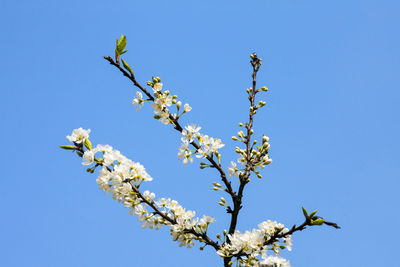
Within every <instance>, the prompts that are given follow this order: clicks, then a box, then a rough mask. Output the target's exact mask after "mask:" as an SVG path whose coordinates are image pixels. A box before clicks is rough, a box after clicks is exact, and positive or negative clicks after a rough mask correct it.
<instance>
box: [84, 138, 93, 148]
mask: <svg viewBox="0 0 400 267" xmlns="http://www.w3.org/2000/svg"><path fill="white" fill-rule="evenodd" d="M85 147H86V148H87V149H89V150H91V149H92V143H91V142H90V140H89V139H88V138H86V139H85Z"/></svg>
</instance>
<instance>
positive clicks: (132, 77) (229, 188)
mask: <svg viewBox="0 0 400 267" xmlns="http://www.w3.org/2000/svg"><path fill="white" fill-rule="evenodd" d="M104 59H105V60H107V61H108V62H109V63H110V64H111V65H113V66H114V67H116V68H117V69H118V70H119V71H120V72H122V74H123V75H124V76H125V77H127V78H128V79H129V80H131V81H132V82H133V84H134V86H136V87H137V88H139V89H140V90H141V91H142V92H143V93H144V94H145V95H146V96H147V97H148V98H149V99H150V100H151V101H153V102H154V97H153V96H152V95H151V94H150V93H149V92H148V91H147V90H146V89H145V88H144V87H143V86H141V85H140V84H139V83H138V82H137V80H136V78H135V75H134V73H133V72H131V73H128V72H127V71H126V70H124V69H123V68H122V67H121V66H120V65H119V64H117V63H116V62H115V61H114V60H113V59H112V58H111V57H109V56H106V57H104ZM170 120H171V121H172V122H173V124H174V125H175V127H174V128H175V129H176V130H177V131H179V132H182V131H183V128H182V126H181V125H180V124H179V122H178V120H177V119H176V118H174V117H173V116H172V115H171V114H170ZM190 144H191V145H192V146H193V147H194V148H195V149H196V150H198V149H199V148H200V147H199V145H198V144H197V143H196V142H194V141H193V142H191V143H190ZM206 158H207V160H208V161H209V162H210V163H211V166H212V167H214V168H215V169H217V170H218V172H219V174H220V177H221V180H222V182H223V183H224V184H225V186H226V189H227V192H228V194H229V195H230V196H231V197H232V200H233V199H234V198H235V197H236V194H235V192H234V191H233V189H232V186H231V182H230V181H228V179H227V177H226V174H225V172H224V170H223V169H222V167H221V165H220V164H217V163H216V162H215V160H214V159H213V158H211V157H210V156H207V157H206Z"/></svg>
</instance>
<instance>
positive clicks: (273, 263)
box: [259, 256, 290, 267]
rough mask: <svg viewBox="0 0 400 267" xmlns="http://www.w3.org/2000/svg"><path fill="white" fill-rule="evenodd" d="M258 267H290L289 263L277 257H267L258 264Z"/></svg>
mask: <svg viewBox="0 0 400 267" xmlns="http://www.w3.org/2000/svg"><path fill="white" fill-rule="evenodd" d="M259 266H260V267H290V263H289V261H287V260H286V259H284V258H281V257H278V256H268V257H266V258H264V260H263V261H261V262H260V265H259Z"/></svg>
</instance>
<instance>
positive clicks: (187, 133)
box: [178, 124, 225, 164]
mask: <svg viewBox="0 0 400 267" xmlns="http://www.w3.org/2000/svg"><path fill="white" fill-rule="evenodd" d="M200 130H201V127H200V126H197V125H194V124H192V125H188V126H186V127H185V128H184V129H183V130H182V137H181V141H182V144H181V146H180V148H179V150H178V159H182V160H183V164H187V163H188V162H191V163H192V162H193V158H192V156H193V155H194V154H195V155H196V157H197V158H206V157H212V156H213V155H216V156H217V157H218V160H219V158H220V154H219V153H218V149H220V148H222V147H224V146H225V145H224V144H223V143H222V141H221V139H218V138H213V137H209V136H208V135H203V134H201V133H200V132H199V131H200ZM196 139H197V141H198V143H196V145H198V149H196V150H190V149H189V144H191V143H193V142H195V140H196Z"/></svg>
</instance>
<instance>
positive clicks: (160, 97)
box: [151, 83, 173, 124]
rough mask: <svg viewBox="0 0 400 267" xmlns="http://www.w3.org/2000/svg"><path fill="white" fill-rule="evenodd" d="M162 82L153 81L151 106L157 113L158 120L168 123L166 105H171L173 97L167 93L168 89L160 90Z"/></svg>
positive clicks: (168, 114)
mask: <svg viewBox="0 0 400 267" xmlns="http://www.w3.org/2000/svg"><path fill="white" fill-rule="evenodd" d="M161 88H162V83H155V84H154V85H153V91H154V102H153V104H151V107H152V108H153V109H154V113H155V114H157V115H158V117H159V120H160V121H161V122H162V123H164V124H169V123H170V120H169V116H170V113H169V110H168V107H169V106H171V105H172V100H173V97H172V96H170V95H169V91H164V92H162V91H161Z"/></svg>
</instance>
